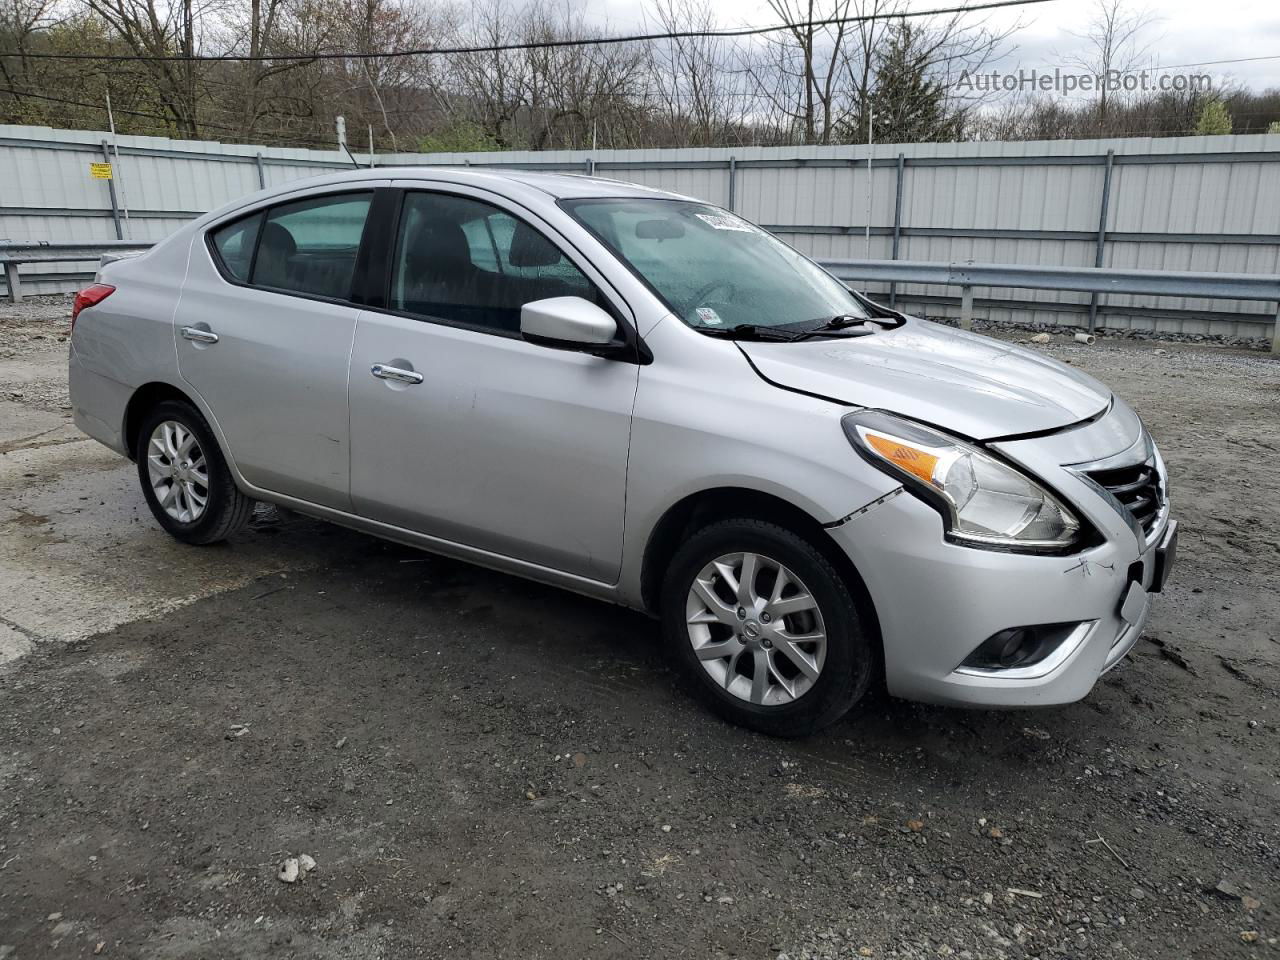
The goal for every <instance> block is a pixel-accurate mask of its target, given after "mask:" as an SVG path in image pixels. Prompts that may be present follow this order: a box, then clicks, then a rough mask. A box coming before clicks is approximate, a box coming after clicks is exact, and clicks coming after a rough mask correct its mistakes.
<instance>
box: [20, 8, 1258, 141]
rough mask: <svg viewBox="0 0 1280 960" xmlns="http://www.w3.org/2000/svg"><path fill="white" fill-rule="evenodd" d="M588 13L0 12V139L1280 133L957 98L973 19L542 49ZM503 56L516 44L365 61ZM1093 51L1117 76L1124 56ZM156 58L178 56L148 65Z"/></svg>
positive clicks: (1194, 111)
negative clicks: (13, 132) (4, 130)
mask: <svg viewBox="0 0 1280 960" xmlns="http://www.w3.org/2000/svg"><path fill="white" fill-rule="evenodd" d="M585 3H586V0H526V2H522V3H516V2H513V0H476V2H474V3H467V4H465V5H464V4H461V3H455V2H453V0H0V54H2V55H0V122H5V123H25V124H43V125H49V126H55V127H82V128H89V129H102V128H103V127H104V126H105V125H106V121H107V109H106V105H107V100H108V97H109V98H110V103H111V107H112V113H113V116H114V121H115V124H116V127H117V129H118V130H119V131H121V132H123V133H139V134H155V135H165V136H176V137H182V138H190V139H218V140H223V141H245V142H253V143H265V144H274V145H285V146H332V145H333V143H334V119H335V117H336V116H338V115H342V116H343V117H345V119H346V125H347V131H348V138H349V141H350V142H351V145H352V148H353V149H355V150H363V149H366V148H367V147H368V143H367V142H366V141H367V140H368V139H369V138H370V137H371V138H372V141H373V146H374V149H376V150H378V151H401V152H418V151H470V150H513V149H530V150H545V149H558V148H594V149H608V148H629V147H663V146H736V145H743V146H745V145H764V146H770V145H789V144H834V143H851V142H856V143H863V142H866V141H867V140H868V139H869V138H870V139H873V140H875V141H876V142H899V143H904V142H921V141H949V140H961V139H972V138H1001V139H1019V138H1055V137H1067V136H1072V137H1079V136H1108V135H1120V134H1126V135H1127V134H1133V133H1137V134H1143V133H1145V134H1147V135H1153V136H1160V135H1168V134H1179V133H1186V132H1194V130H1193V128H1194V127H1195V126H1196V124H1197V123H1200V122H1201V119H1202V115H1203V114H1204V113H1205V111H1206V110H1208V109H1212V110H1217V111H1224V110H1225V112H1226V114H1227V117H1228V120H1227V122H1228V125H1229V126H1232V127H1233V128H1234V126H1235V125H1237V124H1242V125H1244V126H1245V127H1246V128H1247V129H1253V128H1254V126H1256V125H1258V124H1261V129H1266V127H1267V123H1269V122H1270V121H1271V120H1277V119H1280V92H1272V93H1269V94H1266V95H1259V96H1255V95H1253V94H1250V93H1248V92H1247V91H1236V92H1234V93H1231V94H1230V95H1229V96H1228V97H1226V98H1224V97H1223V96H1221V95H1219V94H1217V93H1215V94H1212V95H1208V96H1206V95H1204V94H1202V93H1194V94H1188V95H1186V96H1184V97H1182V98H1181V99H1178V98H1172V99H1171V98H1169V97H1164V98H1158V97H1157V98H1147V99H1145V100H1138V99H1134V98H1128V99H1125V98H1119V97H1113V98H1111V100H1110V101H1109V102H1108V101H1107V100H1106V99H1105V98H1104V99H1103V100H1102V101H1101V102H1079V103H1076V102H1072V103H1066V104H1064V103H1062V102H1059V101H1053V100H1036V99H1019V100H1007V99H1006V100H1000V101H996V100H994V99H993V97H992V96H991V95H990V94H977V95H975V94H973V93H972V92H966V91H964V90H962V89H960V88H958V87H957V85H956V82H955V81H956V78H957V77H958V76H960V75H961V74H962V73H964V72H966V71H967V72H969V73H975V72H979V71H981V70H982V69H983V67H984V66H986V65H988V64H990V63H992V62H994V61H996V60H998V59H999V58H1000V57H1002V56H1004V55H1006V54H1007V53H1008V52H1009V50H1010V49H1011V47H1012V42H1013V36H1014V33H1015V31H1016V25H1015V26H1013V27H1003V28H1002V27H997V26H995V25H993V23H992V21H991V20H989V19H987V18H986V17H985V15H984V14H982V13H981V12H963V13H952V14H940V15H936V16H931V17H922V18H906V17H903V16H902V14H903V13H904V12H905V11H906V10H907V5H906V0H769V7H770V8H771V11H772V14H773V16H774V17H775V18H776V21H775V22H778V23H781V24H783V25H785V29H783V30H781V31H779V32H776V33H769V34H764V35H761V36H756V37H723V36H705V35H701V36H688V34H690V33H694V34H697V33H700V32H701V33H704V34H705V33H706V32H707V31H713V30H715V29H716V28H717V27H720V26H723V25H721V24H717V23H716V22H715V20H714V17H713V15H712V13H711V12H710V10H709V9H708V7H707V6H706V5H705V4H703V3H700V2H699V0H651V5H650V6H649V7H647V9H646V17H647V20H648V21H649V30H650V31H651V32H658V33H667V34H681V36H673V37H669V38H667V39H660V40H649V41H635V42H627V43H616V44H609V45H591V44H587V45H579V46H554V45H551V46H549V45H548V44H554V43H558V42H562V41H566V40H579V39H585V38H590V37H598V36H601V35H602V33H601V31H600V30H599V29H598V28H595V27H592V26H591V25H589V24H588V23H587V22H586V20H585V17H584V14H585V11H586V5H585ZM1120 3H1122V0H1100V6H1099V10H1100V11H1105V10H1106V9H1108V5H1110V6H1111V7H1115V8H1117V9H1119V4H1120ZM859 16H863V17H868V18H869V19H865V20H860V21H857V22H842V23H826V24H822V23H820V22H821V21H831V20H847V19H848V18H853V17H859ZM1098 22H1100V21H1097V22H1095V24H1094V27H1093V28H1091V29H1095V28H1097V27H1098ZM605 33H606V34H607V31H606V32H605ZM1113 39H1114V38H1113ZM511 44H524V45H526V46H525V48H524V49H519V50H510V49H507V50H497V51H494V50H489V51H485V52H474V51H473V52H456V53H441V54H427V55H416V56H406V57H390V56H379V55H378V54H383V53H386V52H387V51H402V50H423V49H440V48H451V49H455V50H456V49H458V48H484V47H495V46H504V45H511ZM1090 49H1092V48H1090ZM1101 49H1102V53H1103V54H1107V55H1109V56H1110V57H1111V59H1110V61H1109V62H1111V63H1113V64H1114V63H1116V62H1118V59H1119V58H1120V57H1121V56H1122V55H1123V56H1128V55H1129V54H1130V53H1132V51H1131V50H1128V48H1123V49H1118V50H1111V51H1109V53H1108V50H1107V48H1106V44H1105V43H1104V44H1103V46H1102V48H1101ZM50 53H58V54H93V55H95V56H119V57H124V58H126V59H123V60H119V61H106V60H93V59H78V60H66V59H50V58H47V57H41V56H39V55H40V54H50ZM342 54H362V55H363V56H360V57H356V56H343V55H342ZM197 55H204V56H208V55H225V56H233V57H243V58H246V59H242V60H234V59H226V60H217V61H209V60H196V59H187V58H192V57H194V56H197ZM159 57H170V58H175V59H164V60H162V59H147V58H159ZM285 58H292V59H285ZM1095 59H1097V58H1095ZM1232 98H1234V99H1232ZM1207 104H1216V106H1213V107H1208V106H1206V105H1207ZM1215 118H1216V123H1217V125H1218V127H1220V126H1221V123H1222V118H1221V116H1218V115H1217V114H1215ZM1215 129H1216V128H1215ZM1237 132H1242V131H1239V130H1238V131H1237Z"/></svg>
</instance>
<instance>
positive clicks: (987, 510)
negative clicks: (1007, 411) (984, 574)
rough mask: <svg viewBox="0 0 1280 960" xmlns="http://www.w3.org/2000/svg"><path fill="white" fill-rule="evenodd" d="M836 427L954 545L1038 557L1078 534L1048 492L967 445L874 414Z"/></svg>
mask: <svg viewBox="0 0 1280 960" xmlns="http://www.w3.org/2000/svg"><path fill="white" fill-rule="evenodd" d="M842 423H843V425H844V432H845V434H846V435H847V436H848V437H849V440H850V441H851V442H852V443H853V445H854V447H855V448H856V449H857V450H858V452H859V453H861V454H862V455H863V457H864V458H865V459H866V460H867V461H869V462H870V463H871V464H873V465H874V466H876V467H879V468H880V469H881V470H884V471H885V472H886V473H889V474H891V475H892V476H894V477H897V478H898V479H900V480H901V481H902V482H903V483H904V484H905V485H906V486H907V488H908V489H909V490H911V491H912V492H913V493H916V494H918V495H920V496H922V497H923V498H924V499H925V500H926V501H928V502H929V503H931V504H933V505H934V506H935V507H937V508H938V509H939V511H940V512H941V513H942V516H943V519H944V520H945V521H946V524H947V536H948V538H950V539H952V540H956V541H960V542H963V543H968V544H971V545H974V546H986V547H996V548H1003V549H1022V550H1030V551H1037V552H1038V551H1057V550H1061V549H1064V548H1066V547H1069V546H1071V545H1072V544H1073V543H1075V541H1076V540H1077V538H1078V537H1079V535H1080V521H1079V520H1077V519H1076V518H1075V516H1074V515H1073V514H1072V513H1071V511H1070V510H1068V509H1067V508H1066V507H1065V506H1063V505H1062V503H1060V502H1059V501H1058V500H1057V499H1056V498H1055V497H1054V496H1053V495H1052V494H1051V493H1049V491H1047V490H1045V489H1044V487H1042V486H1040V484H1038V483H1036V482H1035V481H1034V480H1032V479H1031V478H1030V477H1028V476H1026V475H1025V474H1023V473H1021V472H1019V471H1018V470H1015V469H1014V468H1013V467H1011V466H1009V465H1008V464H1006V463H1004V462H1002V461H1000V460H997V459H996V458H995V457H993V456H991V455H990V454H988V453H985V452H983V451H982V450H980V449H978V448H977V447H975V446H973V445H972V444H968V443H965V442H964V441H963V440H958V439H956V438H955V437H950V436H947V435H946V434H944V433H940V432H938V431H936V430H931V429H929V428H927V427H922V426H920V425H919V424H916V423H912V422H911V421H909V420H903V419H901V418H899V417H895V416H892V415H891V414H887V413H882V412H880V411H878V410H862V411H859V412H857V413H851V414H849V415H848V416H847V417H845V418H844V420H843V421H842Z"/></svg>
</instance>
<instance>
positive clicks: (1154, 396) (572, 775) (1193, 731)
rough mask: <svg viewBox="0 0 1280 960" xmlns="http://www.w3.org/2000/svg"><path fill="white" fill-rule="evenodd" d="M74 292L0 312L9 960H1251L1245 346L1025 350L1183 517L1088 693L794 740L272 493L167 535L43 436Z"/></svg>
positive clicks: (478, 578) (1255, 534)
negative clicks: (1170, 560) (1136, 454)
mask: <svg viewBox="0 0 1280 960" xmlns="http://www.w3.org/2000/svg"><path fill="white" fill-rule="evenodd" d="M65 312H66V304H65V302H62V301H55V302H48V303H35V304H31V305H28V306H26V307H24V308H23V309H22V310H21V311H15V310H13V309H11V308H9V307H7V306H3V305H0V661H2V660H4V659H5V656H6V653H5V651H6V646H5V642H6V641H5V637H6V634H5V632H4V631H6V630H7V631H8V647H7V651H8V652H7V658H8V663H7V665H4V666H0V960H20V958H32V957H46V956H47V957H78V956H114V957H145V958H205V957H208V958H215V957H216V958H264V957H299V958H302V957H307V958H310V957H321V958H353V957H359V958H380V957H386V958H399V957H419V956H421V957H485V958H489V957H508V956H510V957H521V958H539V957H547V958H557V960H559V958H565V957H572V958H578V957H588V956H591V957H618V958H630V957H662V958H669V957H693V958H722V957H725V958H727V957H762V958H771V960H772V958H778V957H780V956H783V955H785V956H786V957H788V958H791V960H797V958H816V957H821V958H828V957H829V958H837V957H838V958H846V957H899V958H908V957H909V958H925V957H947V956H951V957H964V958H1020V957H1072V958H1092V957H1101V956H1107V957H1118V958H1132V957H1142V958H1171V957H1179V958H1181V957H1195V958H1202V957H1212V958H1216V957H1231V958H1234V957H1241V958H1254V957H1267V956H1277V955H1280V942H1278V940H1277V937H1280V835H1278V833H1280V831H1278V824H1280V738H1278V735H1277V726H1278V725H1280V699H1278V697H1280V628H1278V626H1277V625H1278V624H1280V601H1278V600H1277V597H1276V590H1275V583H1276V580H1275V570H1276V566H1277V562H1278V561H1280V477H1277V475H1276V471H1275V466H1276V463H1277V446H1278V445H1280V418H1278V417H1277V405H1278V403H1280V363H1277V362H1276V361H1275V360H1274V359H1272V358H1270V357H1269V356H1267V355H1265V354H1258V353H1256V352H1252V353H1251V352H1247V351H1241V350H1230V349H1224V348H1213V347H1205V346H1191V345H1178V344H1142V343H1137V342H1133V341H1127V340H1126V341H1121V342H1114V343H1113V342H1107V341H1105V340H1104V341H1100V342H1099V343H1098V344H1097V345H1095V346H1093V347H1085V346H1081V345H1077V344H1075V343H1072V342H1069V341H1067V340H1066V339H1065V338H1056V339H1055V340H1054V341H1052V342H1050V343H1048V344H1044V345H1037V349H1043V350H1045V351H1047V352H1049V353H1051V354H1053V355H1054V356H1057V357H1059V358H1060V359H1063V360H1066V361H1069V362H1071V363H1074V364H1077V365H1079V366H1080V367H1081V368H1083V369H1086V370H1088V371H1090V372H1092V373H1095V374H1097V375H1098V376H1100V377H1102V378H1103V379H1104V380H1106V381H1108V382H1109V383H1111V384H1112V385H1113V386H1114V387H1115V388H1116V389H1117V390H1118V391H1119V392H1120V393H1121V394H1123V395H1124V396H1125V397H1127V398H1128V399H1129V400H1130V401H1131V402H1132V403H1133V404H1134V405H1135V406H1136V407H1137V409H1138V410H1139V411H1140V412H1141V413H1142V414H1143V416H1144V418H1145V419H1146V420H1147V422H1148V424H1149V425H1150V426H1151V428H1152V429H1153V431H1154V432H1155V434H1156V436H1157V438H1158V440H1159V441H1160V444H1161V448H1162V450H1163V452H1164V454H1165V456H1166V458H1167V460H1168V461H1169V464H1170V468H1171V471H1172V478H1173V484H1174V490H1175V503H1176V508H1177V511H1178V514H1179V516H1180V518H1181V520H1182V522H1183V531H1182V541H1181V558H1180V561H1179V564H1180V565H1179V568H1178V569H1177V571H1176V572H1175V577H1174V581H1173V583H1172V584H1171V586H1170V588H1169V591H1168V593H1167V594H1166V595H1165V596H1164V597H1163V598H1162V599H1161V600H1160V602H1159V603H1158V604H1157V608H1156V612H1155V615H1154V618H1153V620H1152V622H1151V624H1150V627H1149V631H1148V634H1147V636H1146V637H1145V638H1144V639H1143V641H1141V642H1140V643H1139V645H1138V647H1137V648H1136V649H1135V651H1134V653H1133V655H1132V656H1131V657H1130V659H1129V660H1128V661H1127V662H1126V663H1125V664H1123V665H1122V666H1121V667H1120V668H1119V669H1117V670H1115V671H1113V672H1112V673H1111V674H1109V675H1108V676H1107V677H1106V678H1105V679H1104V680H1103V682H1102V683H1100V684H1099V686H1098V687H1097V689H1096V690H1095V691H1094V692H1093V693H1092V694H1091V695H1090V696H1089V697H1088V698H1086V699H1085V700H1084V701H1082V702H1081V703H1079V704H1075V705H1072V706H1069V707H1065V708H1059V709H1052V710H1044V711H1038V712H1007V713H998V712H978V711H970V712H965V711H956V710H946V709H939V708H932V707H922V706H916V705H912V704H907V703H903V702H899V701H894V700H891V699H888V698H885V697H881V698H879V699H877V700H876V701H875V702H874V703H872V704H870V705H869V706H868V707H867V708H866V709H864V710H862V711H860V712H859V713H858V714H857V715H855V716H852V717H850V718H848V719H847V720H846V721H844V722H842V723H841V724H839V725H837V726H836V727H834V728H833V729H831V730H829V731H827V732H825V733H823V734H822V735H820V736H817V737H814V738H811V739H809V740H805V741H801V742H782V741H776V740H770V739H767V738H763V737H760V736H756V735H753V734H750V733H747V732H744V731H741V730H738V729H735V728H732V727H728V726H726V725H724V724H722V723H720V722H719V721H717V720H715V719H713V718H711V717H710V716H708V715H707V714H705V713H704V712H703V711H702V710H701V709H700V708H699V707H698V706H697V705H696V704H695V703H694V702H693V701H692V700H691V699H690V697H689V696H688V694H687V692H686V691H685V690H683V689H682V688H681V686H680V685H679V683H678V682H677V681H676V680H675V678H674V676H673V675H672V674H671V673H670V672H669V671H668V669H667V667H666V666H665V664H664V661H663V658H662V656H661V654H660V650H659V648H658V644H657V630H656V626H655V625H654V624H653V623H651V622H650V621H648V620H647V619H645V618H643V617H640V616H637V615H634V614H631V613H627V612H624V611H621V610H617V609H614V608H611V607H608V606H605V605H602V604H598V603H595V602H592V601H588V600H584V599H581V598H576V597H572V596H569V595H566V594H562V593H559V592H556V591H553V590H550V589H547V588H544V587H541V586H538V585H534V584H530V583H526V582H523V581H519V580H515V579H512V578H508V577H504V576H501V575H498V574H492V573H487V572H484V571H481V570H478V569H475V568H472V567H468V566H466V565H464V564H459V563H454V562H452V561H447V560H443V559H438V558H432V557H428V556H426V555H424V554H420V553H415V552H412V551H409V550H406V549H404V548H401V547H397V546H393V545H389V544H385V543H382V542H379V541H375V540H371V539H369V538H366V537H363V536H360V535H357V534H354V533H350V532H348V531H344V530H340V529H338V528H335V527H330V526H326V525H324V524H320V523H316V522H313V521H310V520H304V519H300V518H297V517H294V516H291V515H280V514H277V513H275V512H274V511H263V512H261V513H260V514H259V515H258V517H257V518H256V522H255V524H254V525H253V526H252V527H251V528H250V529H249V530H248V531H246V532H245V533H244V534H242V535H241V536H240V537H238V538H237V539H236V540H235V541H234V542H232V543H230V544H227V545H224V546H221V547H216V548H206V549H203V550H201V549H194V548H185V547H181V546H179V545H176V544H173V543H172V542H171V541H169V540H168V539H167V538H165V537H164V536H163V535H162V534H161V533H160V532H159V531H158V529H157V528H156V527H155V525H154V524H153V523H152V522H151V520H150V518H149V516H148V514H147V513H146V509H145V507H144V506H143V504H142V499H141V495H140V494H139V493H138V492H137V490H136V480H135V478H134V476H133V472H132V468H131V466H130V465H128V464H124V463H121V462H120V461H119V460H118V459H117V458H114V457H113V456H112V455H111V454H110V453H109V452H107V451H105V450H102V448H100V447H98V446H96V445H95V444H92V443H90V442H87V441H81V440H80V439H78V438H77V436H76V434H75V432H74V430H72V429H71V428H70V427H68V425H67V422H66V421H67V413H66V410H65V403H66V400H65V385H64V383H63V376H64V375H63V370H62V364H63V362H64V357H65V349H66V348H65V344H63V343H60V342H59V340H58V338H59V337H60V336H64V335H65V319H64V317H65ZM1006 335H1008V336H1011V337H1012V338H1014V339H1026V338H1027V337H1028V336H1029V335H1028V334H1026V333H1016V332H1015V333H1012V334H1006ZM37 338H41V339H37ZM299 854H307V855H309V856H311V857H314V859H315V860H316V862H317V867H316V869H315V870H314V871H313V872H311V873H309V874H307V875H306V876H304V877H303V878H302V879H301V880H299V881H298V882H296V883H294V884H285V883H282V882H281V881H280V880H278V879H277V877H276V872H277V869H278V867H279V864H280V862H281V861H282V860H283V859H284V858H286V857H290V856H297V855H299Z"/></svg>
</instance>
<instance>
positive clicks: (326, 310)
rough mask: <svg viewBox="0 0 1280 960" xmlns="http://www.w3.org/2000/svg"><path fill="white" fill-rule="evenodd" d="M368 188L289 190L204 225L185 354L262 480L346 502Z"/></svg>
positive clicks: (181, 347)
mask: <svg viewBox="0 0 1280 960" xmlns="http://www.w3.org/2000/svg"><path fill="white" fill-rule="evenodd" d="M372 197H373V193H372V191H362V192H356V193H352V192H350V191H347V192H345V193H340V194H323V195H319V196H310V197H306V198H304V199H298V200H290V201H288V202H282V203H280V204H279V205H277V206H274V207H272V208H270V209H269V210H266V211H258V212H255V213H254V214H252V215H250V216H248V217H244V218H242V219H240V220H236V221H233V222H232V223H231V224H229V225H226V226H222V227H219V228H217V229H215V230H213V231H211V233H210V236H209V242H208V243H207V244H206V242H205V240H204V238H203V237H197V238H196V240H195V241H194V245H193V248H192V251H191V266H190V268H189V269H188V274H187V281H186V283H185V284H184V286H183V290H182V298H181V300H180V301H179V304H178V311H177V315H176V323H175V327H176V331H175V332H176V334H177V344H178V366H179V369H180V371H181V373H182V377H183V378H184V379H185V380H186V381H187V382H188V383H189V384H191V386H192V387H193V388H194V389H195V390H196V391H197V392H198V393H199V395H200V396H201V398H203V400H204V401H205V403H206V404H207V406H208V408H209V410H210V411H211V413H212V414H213V417H214V419H215V420H216V421H217V423H218V426H219V427H220V428H221V430H222V433H223V436H224V437H225V439H226V444H227V448H228V450H227V452H228V453H229V454H230V457H231V458H232V460H233V461H234V462H235V464H236V466H237V467H238V468H239V470H240V472H241V474H242V475H243V476H244V478H245V479H246V480H247V481H249V483H252V484H254V485H255V486H258V487H262V488H263V489H266V490H271V491H274V492H276V493H282V494H285V495H287V496H292V497H298V498H300V499H302V500H307V501H310V502H313V503H318V504H322V505H324V506H329V507H334V508H337V509H340V510H350V509H351V499H350V469H349V464H350V456H351V451H350V447H349V431H348V428H347V359H348V357H349V355H350V351H351V339H352V337H353V335H354V333H355V326H356V316H357V315H358V314H359V307H356V306H354V305H353V304H352V303H351V302H350V299H351V292H352V284H353V281H354V274H355V266H356V254H357V251H358V249H359V246H360V242H361V235H362V231H363V230H364V225H365V220H366V218H367V216H368V212H369V206H370V201H371V200H372Z"/></svg>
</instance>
